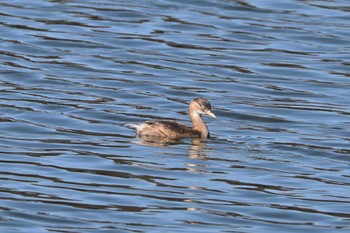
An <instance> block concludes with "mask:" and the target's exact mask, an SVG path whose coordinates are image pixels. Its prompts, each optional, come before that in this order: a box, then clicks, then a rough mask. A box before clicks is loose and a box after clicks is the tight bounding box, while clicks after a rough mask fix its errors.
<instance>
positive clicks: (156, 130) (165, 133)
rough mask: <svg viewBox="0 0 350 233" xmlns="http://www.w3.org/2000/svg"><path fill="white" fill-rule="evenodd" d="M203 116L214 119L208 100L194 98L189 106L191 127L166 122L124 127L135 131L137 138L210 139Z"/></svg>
mask: <svg viewBox="0 0 350 233" xmlns="http://www.w3.org/2000/svg"><path fill="white" fill-rule="evenodd" d="M203 114H205V115H208V116H211V117H213V118H215V117H216V116H215V114H214V113H213V112H212V111H211V105H210V103H209V101H208V100H206V99H204V98H196V99H194V100H192V102H191V103H190V105H189V115H190V119H191V122H192V127H188V126H186V125H183V124H179V123H177V122H175V121H167V120H157V121H146V122H143V123H140V124H126V125H125V126H126V127H128V128H132V129H135V130H136V133H137V135H139V136H149V137H150V136H151V137H153V138H186V137H196V138H202V139H207V138H209V137H210V134H209V130H208V127H207V125H206V124H205V122H204V121H203V119H202V117H201V116H202V115H203Z"/></svg>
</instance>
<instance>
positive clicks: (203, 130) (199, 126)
mask: <svg viewBox="0 0 350 233" xmlns="http://www.w3.org/2000/svg"><path fill="white" fill-rule="evenodd" d="M190 118H191V121H192V129H193V130H195V131H198V132H199V133H200V134H201V138H207V137H208V127H207V125H206V124H205V122H204V121H203V119H202V117H201V116H200V115H199V114H198V113H197V112H195V111H190Z"/></svg>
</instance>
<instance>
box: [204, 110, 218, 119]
mask: <svg viewBox="0 0 350 233" xmlns="http://www.w3.org/2000/svg"><path fill="white" fill-rule="evenodd" d="M205 113H206V114H207V115H208V116H211V117H212V118H216V116H215V114H214V113H213V112H212V111H210V110H206V111H205Z"/></svg>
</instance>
